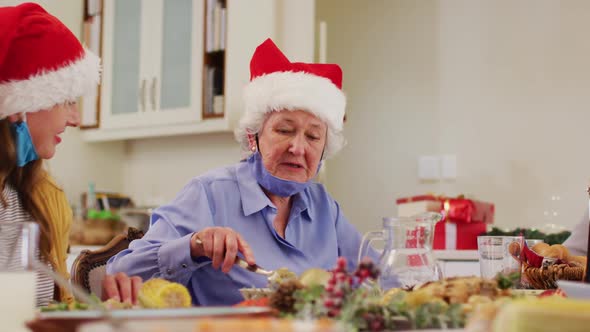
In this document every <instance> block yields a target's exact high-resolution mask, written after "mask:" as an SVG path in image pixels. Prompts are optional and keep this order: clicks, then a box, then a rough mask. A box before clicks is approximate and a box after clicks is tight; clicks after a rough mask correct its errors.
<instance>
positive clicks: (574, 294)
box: [557, 280, 590, 300]
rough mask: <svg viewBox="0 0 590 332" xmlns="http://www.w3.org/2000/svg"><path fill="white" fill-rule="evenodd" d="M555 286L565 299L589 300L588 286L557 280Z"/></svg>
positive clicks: (581, 283)
mask: <svg viewBox="0 0 590 332" xmlns="http://www.w3.org/2000/svg"><path fill="white" fill-rule="evenodd" d="M557 285H558V286H559V288H561V290H563V291H564V292H565V294H566V295H567V297H571V298H573V299H586V300H589V299H590V284H585V283H583V282H579V281H568V280H557Z"/></svg>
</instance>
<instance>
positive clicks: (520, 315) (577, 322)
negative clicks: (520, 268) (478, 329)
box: [494, 296, 590, 332]
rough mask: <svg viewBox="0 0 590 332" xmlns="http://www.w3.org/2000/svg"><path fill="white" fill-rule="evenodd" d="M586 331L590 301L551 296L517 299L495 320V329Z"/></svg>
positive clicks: (589, 326)
mask: <svg viewBox="0 0 590 332" xmlns="http://www.w3.org/2000/svg"><path fill="white" fill-rule="evenodd" d="M513 331H514V332H554V331H568V332H587V331H590V301H582V300H574V299H566V298H561V297H557V296H550V297H546V298H542V299H538V298H527V299H521V300H515V301H513V302H511V303H509V304H508V305H506V306H504V307H503V308H502V309H501V310H500V312H499V313H498V316H497V317H496V319H495V320H494V332H513Z"/></svg>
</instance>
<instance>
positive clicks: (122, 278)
mask: <svg viewBox="0 0 590 332" xmlns="http://www.w3.org/2000/svg"><path fill="white" fill-rule="evenodd" d="M141 284H142V280H141V278H140V277H129V276H128V275H126V274H125V273H123V272H119V273H117V274H115V275H110V274H107V275H106V276H105V277H104V279H103V280H102V300H103V301H106V300H109V299H113V300H115V301H119V302H127V303H131V304H133V305H135V304H137V296H138V294H139V290H140V289H141Z"/></svg>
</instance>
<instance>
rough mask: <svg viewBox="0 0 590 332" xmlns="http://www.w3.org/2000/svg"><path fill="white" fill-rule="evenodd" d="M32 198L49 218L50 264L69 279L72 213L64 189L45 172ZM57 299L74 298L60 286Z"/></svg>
mask: <svg viewBox="0 0 590 332" xmlns="http://www.w3.org/2000/svg"><path fill="white" fill-rule="evenodd" d="M33 200H34V201H35V203H36V204H37V206H38V207H39V208H40V209H41V212H42V213H43V214H44V215H45V216H47V219H48V220H49V224H50V228H51V236H50V241H51V251H50V260H51V264H52V265H53V267H54V269H55V271H56V272H58V273H59V274H61V275H62V276H63V277H65V278H66V279H69V278H70V273H69V272H68V269H67V265H66V259H67V257H68V254H67V250H68V244H69V236H70V227H71V225H72V219H73V213H72V209H71V208H70V205H69V203H68V199H67V197H66V195H65V193H64V191H63V190H62V189H61V188H60V187H59V186H58V185H57V184H56V183H55V181H54V180H53V179H52V178H51V176H50V175H49V174H47V176H46V177H44V179H43V180H41V181H40V182H39V184H37V185H36V186H35V188H34V189H33ZM58 300H60V301H62V302H68V303H69V302H71V301H73V300H74V298H73V297H72V295H71V294H70V292H69V291H68V290H67V289H63V288H61V287H60V289H59V299H58Z"/></svg>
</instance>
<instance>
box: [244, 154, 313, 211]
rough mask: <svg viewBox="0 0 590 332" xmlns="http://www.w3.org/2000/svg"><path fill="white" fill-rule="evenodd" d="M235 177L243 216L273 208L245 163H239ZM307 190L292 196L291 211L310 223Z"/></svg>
mask: <svg viewBox="0 0 590 332" xmlns="http://www.w3.org/2000/svg"><path fill="white" fill-rule="evenodd" d="M236 177H237V180H238V188H239V190H240V198H241V199H242V210H243V212H244V215H245V216H249V215H251V214H253V213H256V212H258V211H260V210H262V209H264V208H265V207H267V206H272V207H274V204H272V202H271V201H270V199H269V198H268V196H266V194H265V193H264V191H262V188H261V187H260V185H259V184H258V182H257V181H256V178H255V177H254V175H253V174H252V171H251V170H250V167H248V163H247V162H240V163H239V164H238V166H237V170H236ZM309 196H310V195H309V188H308V189H305V190H304V191H303V192H301V193H298V194H295V195H293V206H292V207H291V209H292V211H294V212H295V213H297V214H300V213H302V212H305V213H303V214H304V215H305V216H306V218H305V219H306V220H308V221H311V215H312V211H311V204H310V202H311V198H310V197H309Z"/></svg>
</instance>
